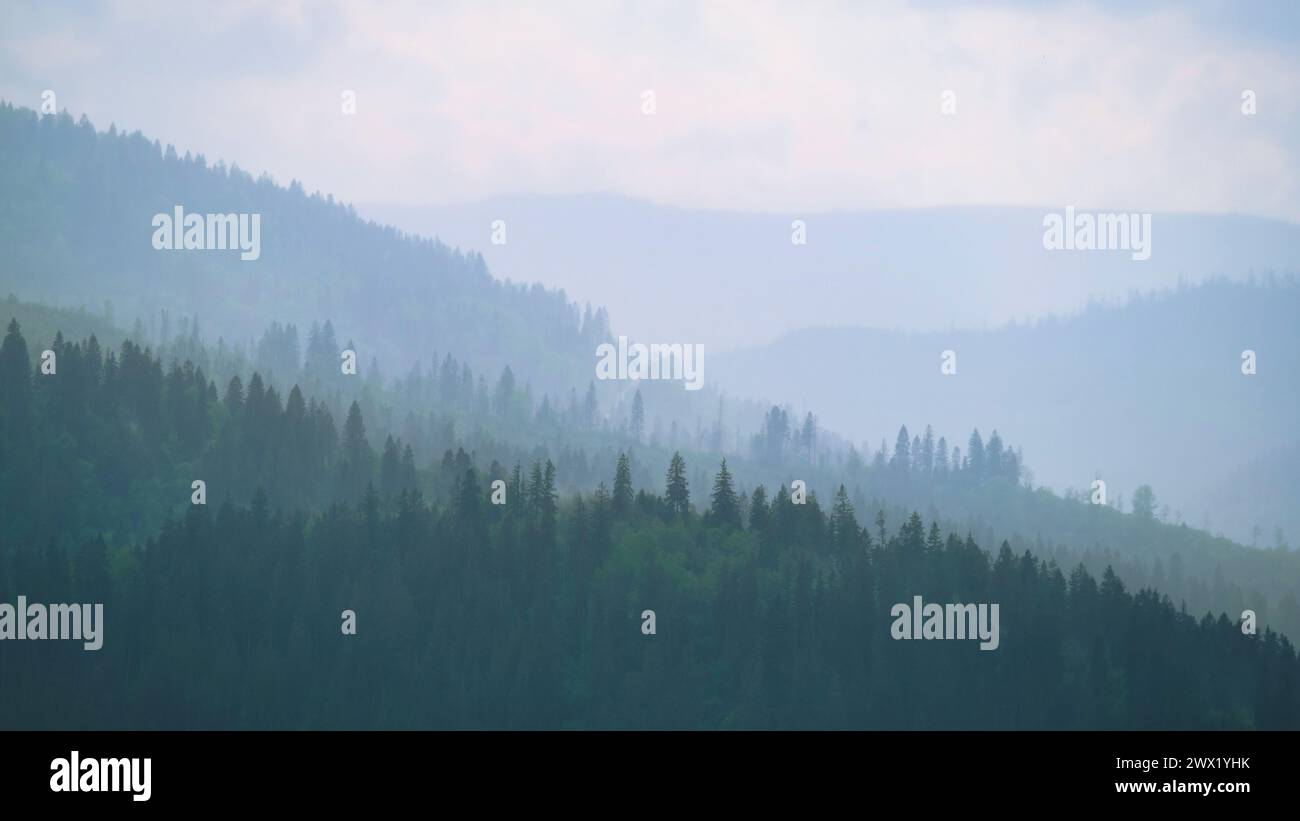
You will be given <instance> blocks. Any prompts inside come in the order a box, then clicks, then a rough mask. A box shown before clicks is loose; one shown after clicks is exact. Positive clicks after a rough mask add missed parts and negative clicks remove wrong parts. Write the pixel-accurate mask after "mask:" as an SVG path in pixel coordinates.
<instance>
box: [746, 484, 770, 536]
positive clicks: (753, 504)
mask: <svg viewBox="0 0 1300 821" xmlns="http://www.w3.org/2000/svg"><path fill="white" fill-rule="evenodd" d="M768 513H769V510H768V505H767V489H766V488H765V487H763V486H762V485H759V486H758V487H756V488H754V493H753V494H752V495H751V496H750V497H749V529H750V530H752V531H754V532H756V533H762V532H763V531H764V530H765V529H766V528H767V517H768Z"/></svg>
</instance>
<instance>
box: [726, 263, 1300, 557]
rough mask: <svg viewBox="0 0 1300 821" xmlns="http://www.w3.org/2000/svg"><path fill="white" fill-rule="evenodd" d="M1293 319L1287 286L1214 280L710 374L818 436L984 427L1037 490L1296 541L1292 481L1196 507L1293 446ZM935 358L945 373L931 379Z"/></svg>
mask: <svg viewBox="0 0 1300 821" xmlns="http://www.w3.org/2000/svg"><path fill="white" fill-rule="evenodd" d="M1297 316H1300V283H1297V282H1296V281H1295V280H1294V279H1287V280H1282V281H1266V282H1254V283H1231V282H1227V281H1221V280H1216V281H1211V282H1207V283H1205V284H1202V285H1199V286H1195V287H1187V288H1181V289H1179V290H1177V291H1173V292H1167V293H1162V294H1158V295H1153V296H1146V297H1135V298H1133V299H1132V300H1131V301H1129V302H1128V303H1126V304H1124V305H1122V306H1103V305H1095V306H1093V307H1091V308H1089V309H1087V310H1086V311H1084V312H1082V313H1080V314H1078V315H1077V316H1073V317H1070V318H1066V319H1049V320H1044V321H1042V322H1039V323H1035V324H1033V325H1015V326H1008V327H1005V328H1003V329H1001V330H997V331H988V332H978V331H958V332H952V333H943V332H930V333H914V334H905V333H898V332H892V331H882V330H868V329H854V328H823V329H809V330H805V331H801V332H798V333H795V334H791V335H789V336H788V337H786V338H783V339H782V340H780V341H779V342H777V343H774V344H772V345H769V346H764V347H762V348H755V349H752V350H748V351H744V352H737V353H735V354H727V355H719V356H717V357H715V358H714V362H713V365H714V370H713V373H714V376H715V378H716V379H717V380H718V381H719V382H720V383H721V384H723V385H725V386H726V387H727V388H728V389H729V390H733V391H737V392H740V393H742V394H743V393H748V392H758V391H762V392H764V393H767V394H771V395H780V396H798V397H800V398H801V401H802V402H804V403H805V404H806V405H807V406H808V407H810V408H812V409H814V410H815V412H817V413H818V414H819V416H820V419H821V420H822V422H823V424H825V425H827V426H828V427H831V428H835V429H837V430H839V431H841V432H843V433H845V434H846V435H851V436H854V437H862V438H866V439H868V441H870V442H872V443H874V442H875V441H877V440H878V439H879V438H880V437H881V436H882V435H884V436H889V437H890V439H891V440H892V437H893V431H894V430H896V428H895V427H894V425H895V421H894V420H897V419H899V418H900V417H901V418H910V419H925V420H928V421H930V422H932V423H933V424H934V426H935V427H936V428H937V429H946V430H962V429H967V428H969V427H972V426H976V427H978V428H979V429H980V430H982V431H983V432H984V434H985V435H986V436H987V435H988V434H989V433H990V432H991V431H992V430H993V429H997V430H998V431H999V432H1000V433H1001V434H1002V436H1003V437H1004V438H1005V439H1007V440H1008V441H1012V442H1016V443H1019V444H1021V445H1022V446H1023V448H1024V449H1025V452H1026V453H1027V454H1030V456H1029V457H1028V459H1027V461H1028V462H1029V464H1030V465H1031V467H1032V470H1033V474H1034V476H1035V478H1036V479H1037V481H1038V482H1039V483H1042V484H1046V485H1050V486H1053V487H1056V488H1058V489H1063V488H1068V487H1073V488H1079V489H1088V488H1089V486H1090V483H1091V482H1092V480H1093V479H1094V478H1101V479H1103V480H1104V481H1106V482H1107V491H1108V493H1109V496H1110V500H1111V501H1115V500H1116V499H1117V498H1118V497H1119V496H1124V497H1127V496H1129V495H1131V493H1132V492H1133V490H1134V489H1135V488H1136V487H1137V486H1138V485H1140V484H1144V483H1147V484H1151V485H1152V486H1154V488H1155V491H1156V494H1157V497H1158V505H1157V510H1158V511H1163V507H1164V505H1165V504H1167V505H1168V506H1169V511H1168V517H1169V518H1173V519H1177V518H1178V517H1179V516H1181V518H1182V519H1183V520H1184V521H1187V522H1188V523H1189V524H1193V525H1196V526H1205V525H1206V524H1207V521H1208V524H1209V526H1210V527H1211V528H1212V529H1219V528H1220V527H1224V526H1225V525H1226V524H1227V523H1231V522H1234V521H1235V522H1241V521H1251V517H1254V516H1256V515H1261V514H1264V513H1265V512H1267V511H1275V512H1276V513H1274V516H1275V517H1277V520H1275V521H1260V522H1259V524H1260V526H1261V527H1262V528H1264V530H1265V532H1271V531H1272V528H1273V527H1275V526H1281V527H1283V528H1284V530H1286V531H1287V532H1288V533H1298V534H1300V518H1298V515H1297V507H1298V506H1297V504H1296V503H1297V501H1298V500H1297V499H1296V498H1295V497H1294V496H1292V495H1289V491H1288V490H1287V488H1288V487H1289V488H1294V487H1295V483H1294V482H1290V483H1283V484H1269V485H1267V486H1263V487H1260V488H1259V491H1260V493H1261V494H1263V495H1262V496H1261V497H1260V498H1259V499H1258V500H1256V499H1254V498H1252V499H1240V498H1239V499H1237V501H1235V502H1234V501H1233V500H1232V499H1229V498H1228V497H1226V496H1224V497H1216V498H1207V497H1206V494H1207V492H1208V491H1209V490H1210V489H1211V488H1213V487H1215V486H1217V485H1219V484H1220V483H1221V482H1222V481H1223V480H1224V479H1225V477H1227V476H1229V475H1231V474H1232V473H1233V472H1234V471H1236V470H1237V469H1238V468H1240V467H1242V466H1244V465H1246V464H1247V463H1249V462H1250V461H1251V460H1252V459H1254V458H1256V457H1257V456H1258V455H1260V454H1265V453H1271V452H1276V451H1278V450H1280V449H1281V448H1283V447H1287V446H1289V445H1290V444H1291V443H1293V442H1295V441H1296V439H1297V438H1298V434H1297V431H1296V429H1295V423H1296V420H1297V419H1300V326H1298V325H1297V323H1296V321H1295V318H1296V317H1297ZM1245 349H1250V350H1253V351H1255V352H1256V355H1257V373H1256V374H1254V375H1244V374H1243V373H1242V351H1243V350H1245ZM947 350H951V351H954V352H955V354H956V364H957V372H956V373H955V374H953V375H944V374H942V373H941V370H940V366H941V357H942V353H943V352H944V351H947ZM951 444H955V445H958V446H961V447H962V448H963V450H965V444H966V443H964V442H955V443H951ZM1285 469H1287V470H1288V471H1289V472H1292V473H1293V472H1294V471H1295V470H1297V469H1300V466H1298V465H1297V464H1296V463H1295V462H1287V463H1285ZM1269 494H1275V496H1274V497H1272V498H1268V497H1269ZM1229 505H1236V508H1235V509H1234V508H1231V507H1229ZM1225 532H1227V531H1225ZM1229 535H1232V536H1234V537H1235V538H1237V539H1239V540H1245V541H1249V535H1248V534H1244V533H1242V532H1239V531H1236V530H1234V531H1232V532H1229Z"/></svg>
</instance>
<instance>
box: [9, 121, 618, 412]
mask: <svg viewBox="0 0 1300 821" xmlns="http://www.w3.org/2000/svg"><path fill="white" fill-rule="evenodd" d="M0 179H2V180H4V186H3V187H2V188H0V248H4V249H5V253H4V254H3V255H2V256H0V283H2V284H3V287H4V288H5V289H6V290H7V291H8V292H11V293H14V294H16V295H17V296H18V297H20V298H22V299H26V300H32V299H36V300H40V301H42V302H45V303H47V304H55V305H64V306H68V305H74V306H75V305H86V304H89V305H91V306H96V307H97V306H100V305H102V304H104V303H105V302H109V303H111V305H112V308H113V310H114V311H115V312H116V313H117V315H119V316H124V317H130V318H133V317H149V316H157V315H158V313H159V311H160V310H163V309H165V310H168V311H170V312H171V313H172V314H174V315H177V316H195V315H202V316H203V317H204V318H205V319H206V320H207V321H209V322H212V323H213V324H214V325H216V326H218V327H221V328H222V329H223V332H224V333H225V334H226V335H227V336H228V337H230V338H243V337H247V336H252V335H254V334H259V333H261V332H262V330H263V329H265V328H266V327H267V326H269V325H270V324H271V323H272V322H273V321H281V322H285V321H288V322H294V323H296V324H298V325H301V326H302V327H304V328H306V327H307V326H308V325H309V324H310V322H311V321H312V320H313V319H315V318H317V317H320V316H330V317H333V318H334V320H335V321H336V322H339V323H342V324H345V325H347V326H348V327H349V328H352V329H353V333H354V335H355V336H357V337H358V338H360V337H365V339H366V340H367V342H368V345H367V346H365V347H363V348H361V349H360V350H359V351H358V354H359V355H360V357H361V361H362V362H369V361H370V360H371V358H372V357H377V358H378V359H379V360H380V361H383V362H385V363H388V366H389V367H391V368H399V367H405V366H407V365H409V364H410V363H412V362H414V361H416V360H418V359H420V358H421V357H422V356H425V355H427V352H428V351H431V350H433V349H435V348H436V349H442V350H447V349H454V350H457V351H460V352H461V357H462V358H463V359H466V360H467V361H469V362H470V363H471V364H472V365H473V366H474V367H476V368H482V369H486V370H499V369H500V367H501V366H502V365H503V364H505V363H506V362H510V363H513V364H514V366H515V367H516V368H523V369H525V370H526V371H527V372H528V373H529V374H530V375H531V378H532V380H533V382H534V384H536V385H538V386H539V387H541V386H546V387H550V388H551V389H552V390H559V389H561V388H563V389H567V388H569V387H570V386H572V385H575V384H585V382H586V379H587V378H589V374H590V358H591V353H592V351H593V350H594V349H595V346H596V345H597V344H599V342H602V341H604V340H605V339H606V338H607V336H608V320H607V318H606V316H605V315H604V313H603V312H601V311H597V312H594V313H593V312H591V311H590V310H588V311H587V313H586V314H585V315H584V314H583V313H582V312H581V311H580V310H579V308H578V306H577V305H575V304H572V303H570V302H569V301H568V300H567V299H566V298H565V296H564V294H563V292H558V291H551V290H547V289H545V288H543V287H541V286H540V285H532V286H525V285H519V284H512V283H509V282H500V281H498V280H495V279H493V278H492V277H491V276H490V275H489V274H488V272H487V268H486V266H485V265H484V262H483V258H482V257H481V256H480V255H478V254H476V253H474V252H464V253H462V252H461V251H458V250H454V249H451V248H448V247H447V246H445V245H443V244H442V243H440V242H438V241H436V240H428V239H423V238H420V237H415V236H411V235H408V234H403V233H401V232H399V231H397V230H395V229H393V228H389V227H385V226H380V225H376V224H375V223H372V222H366V221H363V220H362V219H360V218H359V217H358V216H357V215H356V213H355V211H354V210H353V209H352V208H351V207H350V206H347V205H344V204H342V203H339V202H335V201H334V198H333V196H332V195H322V194H320V193H319V192H316V193H313V194H310V195H309V194H308V193H307V192H306V191H305V190H304V189H303V187H302V185H301V184H300V183H298V182H297V181H294V182H292V183H290V185H289V186H288V187H287V188H286V187H283V186H280V185H278V184H276V183H275V182H274V181H273V180H272V179H271V178H270V177H269V176H267V175H266V174H263V175H262V176H260V177H257V178H256V179H255V178H254V177H253V176H252V175H250V174H249V173H247V172H246V171H243V170H241V169H239V168H238V166H234V165H231V166H229V167H228V166H226V165H225V163H224V162H216V163H213V164H209V163H208V162H207V160H206V159H205V158H204V157H203V155H201V154H200V155H198V156H191V155H190V154H188V153H187V154H186V155H185V156H183V157H181V156H177V154H176V151H175V149H173V148H172V147H171V146H166V147H164V146H162V145H160V144H159V143H158V141H157V140H154V141H150V140H148V139H146V138H145V137H144V136H143V135H142V134H140V133H139V132H135V133H133V134H125V133H120V132H118V131H117V129H116V127H113V126H110V127H109V129H108V130H107V131H104V132H97V131H96V130H95V128H94V127H93V126H92V125H91V123H90V122H89V121H88V120H87V119H86V118H85V117H83V118H82V119H81V121H80V122H74V121H73V119H72V118H71V117H70V116H69V115H68V114H67V113H66V112H64V113H62V114H59V115H57V116H55V115H51V116H44V117H41V116H37V114H36V113H35V112H34V111H32V110H30V109H26V108H21V107H16V106H13V105H11V104H6V103H0ZM177 206H180V207H183V209H184V211H185V212H186V213H192V214H193V213H197V214H204V213H219V214H231V213H233V214H258V215H260V226H261V228H260V255H259V257H258V258H257V259H256V260H248V261H245V260H242V259H241V258H240V254H239V253H238V252H237V251H236V252H234V253H230V252H225V251H212V250H201V251H160V250H156V249H155V248H154V247H153V246H152V245H151V238H152V237H153V235H154V231H155V228H154V226H153V224H152V222H151V221H152V219H153V218H154V216H155V215H156V214H167V215H171V214H172V213H173V209H174V208H175V207H177Z"/></svg>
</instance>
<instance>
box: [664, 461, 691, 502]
mask: <svg viewBox="0 0 1300 821" xmlns="http://www.w3.org/2000/svg"><path fill="white" fill-rule="evenodd" d="M665 495H666V496H667V498H668V509H669V511H671V512H672V513H674V514H676V515H681V516H684V515H686V514H687V513H688V512H689V511H690V505H691V497H690V492H689V489H688V487H687V484H686V460H684V459H682V455H681V453H679V452H674V453H673V458H672V461H671V462H669V463H668V482H667V488H666V492H665Z"/></svg>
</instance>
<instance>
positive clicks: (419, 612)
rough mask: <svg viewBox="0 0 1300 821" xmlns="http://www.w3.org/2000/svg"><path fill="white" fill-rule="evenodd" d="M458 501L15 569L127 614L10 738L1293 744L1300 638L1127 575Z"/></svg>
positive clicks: (810, 511) (775, 509)
mask: <svg viewBox="0 0 1300 821" xmlns="http://www.w3.org/2000/svg"><path fill="white" fill-rule="evenodd" d="M458 485H459V487H458V494H457V496H456V497H455V498H454V499H453V500H451V501H450V502H449V503H448V504H446V505H433V506H429V505H427V504H426V503H425V502H424V501H423V499H422V498H421V496H420V494H419V493H418V492H417V493H414V494H413V493H411V492H409V491H407V490H403V491H401V492H400V493H399V494H398V497H397V499H396V506H395V509H393V510H392V511H391V512H385V511H384V510H383V508H382V506H381V504H380V503H379V501H378V499H377V495H376V494H375V493H374V492H373V491H369V492H367V493H366V494H365V495H364V496H363V497H362V499H361V500H359V502H358V503H357V505H356V506H355V507H353V506H350V505H333V506H331V507H330V508H329V509H328V510H326V511H325V512H323V513H321V514H316V515H312V516H310V517H304V516H302V515H292V516H286V515H283V514H281V513H279V512H272V511H271V510H269V509H268V507H267V505H266V500H265V497H264V496H262V495H261V494H260V493H259V495H258V497H256V498H255V499H254V501H253V503H252V504H251V505H250V506H249V507H246V508H238V507H235V506H232V505H230V504H228V503H227V504H223V505H221V506H220V507H219V508H217V509H215V510H213V509H212V508H209V507H207V506H193V507H191V508H190V509H189V510H187V512H186V514H185V516H184V518H183V519H181V520H171V521H169V522H168V523H167V525H166V526H165V527H164V528H163V530H162V532H161V534H160V535H159V536H158V537H157V538H156V539H152V540H150V541H149V543H148V544H147V545H144V546H142V547H125V548H120V549H110V548H109V547H108V546H106V545H105V543H104V542H103V541H102V540H99V539H92V540H89V541H87V542H85V543H84V544H82V545H81V546H80V547H79V549H78V550H76V551H75V552H73V553H70V554H65V553H63V552H61V551H59V550H56V549H53V548H46V549H44V550H39V549H33V548H25V547H18V548H16V549H15V548H14V547H11V546H0V562H3V563H4V567H5V570H6V572H4V573H2V574H0V596H3V597H5V598H11V597H13V596H15V595H17V594H19V593H23V594H26V595H28V596H31V597H34V598H35V599H36V600H40V601H44V600H50V601H57V600H60V599H72V600H86V601H97V602H104V603H105V606H106V607H107V608H108V612H110V613H112V614H113V617H112V620H111V621H109V622H108V625H110V626H109V627H108V628H107V629H108V630H110V631H111V632H110V633H109V635H108V636H107V637H106V639H105V641H104V646H103V648H102V649H101V650H99V651H96V652H95V653H92V654H86V653H83V652H82V651H81V650H80V649H79V648H78V647H75V646H69V644H68V643H55V642H22V643H19V642H4V643H3V645H0V665H3V667H4V669H6V670H9V671H10V673H9V674H8V675H6V676H4V677H3V678H0V724H3V725H4V726H7V727H28V728H61V727H78V728H81V729H85V728H114V727H118V728H120V727H128V728H167V729H199V728H217V727H220V728H224V729H232V728H287V729H319V728H351V727H370V728H374V727H382V728H422V727H442V728H462V729H471V728H639V729H666V728H733V729H740V728H753V729H789V728H839V729H845V728H892V729H933V728H1002V729H1044V728H1062V729H1099V728H1135V729H1189V728H1209V729H1224V728H1243V729H1295V728H1297V727H1300V659H1298V658H1297V656H1296V652H1295V649H1294V647H1293V645H1292V644H1291V643H1290V642H1289V641H1288V640H1287V639H1286V638H1284V637H1279V636H1278V635H1276V634H1275V633H1274V632H1272V631H1271V630H1264V631H1263V632H1262V633H1260V634H1259V635H1245V634H1243V631H1242V630H1241V629H1239V627H1238V626H1237V625H1236V624H1235V623H1234V622H1233V620H1232V619H1230V618H1228V617H1227V616H1226V615H1220V616H1219V617H1217V618H1215V617H1213V616H1210V615H1206V616H1205V617H1204V618H1202V619H1199V620H1198V619H1196V618H1195V617H1193V616H1192V615H1190V614H1188V613H1187V612H1186V611H1185V610H1183V611H1180V610H1179V609H1178V608H1176V607H1175V606H1174V605H1173V604H1172V603H1171V602H1170V601H1169V600H1168V598H1162V597H1161V596H1160V595H1159V594H1158V593H1156V592H1153V591H1149V590H1143V591H1138V592H1137V593H1136V594H1134V593H1130V592H1129V591H1127V590H1126V589H1125V586H1124V585H1123V583H1122V582H1121V581H1120V580H1119V579H1118V578H1117V577H1116V576H1115V575H1114V574H1113V573H1111V572H1110V571H1109V570H1108V571H1106V572H1105V573H1104V575H1103V577H1102V579H1101V581H1100V583H1098V582H1097V581H1096V579H1095V578H1094V577H1093V576H1092V575H1091V574H1089V573H1088V572H1087V571H1086V570H1084V569H1083V568H1081V567H1080V568H1076V569H1074V570H1072V571H1071V572H1070V573H1069V576H1068V578H1067V576H1066V574H1065V573H1064V572H1063V570H1062V569H1061V568H1060V567H1058V566H1057V565H1056V564H1055V563H1050V562H1049V563H1045V562H1043V561H1041V560H1039V559H1037V558H1035V557H1034V556H1032V555H1031V554H1029V553H1025V554H1023V555H1021V556H1016V555H1014V554H1013V553H1012V552H1011V550H1010V548H1009V547H1008V546H1007V545H1006V544H1003V545H1002V547H1001V548H1000V549H999V551H998V553H997V555H996V557H994V556H992V555H990V554H989V553H988V552H986V551H983V550H981V549H980V548H979V546H978V545H977V544H976V543H975V542H974V541H973V540H971V539H970V538H967V539H965V540H963V539H960V538H958V537H957V536H956V535H953V534H949V535H948V536H947V537H946V538H945V537H944V536H943V534H942V533H941V532H940V530H939V528H938V527H937V525H934V524H932V525H931V526H930V528H929V529H928V530H927V529H926V528H925V526H924V523H923V521H922V519H921V518H920V516H919V515H916V514H912V515H911V516H910V517H909V518H908V519H907V521H905V522H904V523H903V524H902V526H901V527H900V528H899V529H898V530H897V531H896V532H894V533H887V532H886V530H885V527H884V524H883V522H881V523H879V531H878V535H873V533H872V531H871V530H870V529H869V528H867V527H863V526H861V525H859V523H858V522H857V520H856V519H855V517H854V515H853V512H852V507H851V504H850V503H849V502H848V500H847V498H846V497H845V496H844V495H843V494H839V495H838V498H837V499H836V500H835V504H834V506H833V508H832V510H831V511H830V512H829V515H826V514H823V513H822V511H821V509H820V507H819V506H818V505H817V504H816V503H815V502H810V503H808V504H804V505H796V504H793V503H792V500H791V497H790V496H789V495H788V494H787V493H786V492H785V490H784V489H780V490H779V491H778V492H777V494H776V495H775V496H774V497H773V498H772V499H771V500H770V501H769V500H768V499H767V497H766V494H765V493H763V492H762V491H761V489H760V490H758V491H756V492H755V494H754V497H753V499H752V503H751V505H750V508H749V515H748V518H747V521H742V517H741V514H740V510H739V507H738V501H739V499H738V497H737V494H736V492H735V489H734V487H733V486H732V485H731V483H730V477H729V476H728V473H727V470H726V466H725V464H724V465H722V467H721V468H720V470H719V472H718V474H717V476H716V477H715V480H714V484H713V491H712V494H711V503H710V506H709V509H708V511H707V512H706V513H705V515H704V516H699V515H696V514H695V513H694V512H692V510H691V509H690V508H689V507H688V506H685V505H684V504H683V496H684V491H685V490H686V487H685V485H684V483H683V482H682V481H681V472H680V470H676V471H672V472H670V473H669V476H668V477H667V482H666V489H665V493H664V495H663V496H659V495H657V494H654V493H647V492H645V491H642V492H641V493H639V494H637V495H636V496H635V497H633V496H632V495H631V490H630V486H629V485H628V484H627V483H626V481H625V477H624V476H615V477H614V488H615V489H614V492H613V494H610V493H607V492H605V491H604V490H603V488H602V489H601V490H599V491H598V492H597V493H596V494H594V495H587V496H579V497H575V498H572V499H568V500H564V501H561V500H559V499H558V498H557V496H556V493H555V485H554V477H553V467H552V466H551V465H549V464H548V465H547V467H546V468H545V469H544V470H543V469H541V468H538V469H536V470H534V472H533V475H532V477H531V478H530V479H528V480H526V481H522V480H519V479H515V480H514V481H512V483H511V492H512V493H513V494H514V495H513V499H514V502H513V503H512V504H509V505H505V506H494V505H491V504H484V499H483V497H484V487H483V484H482V482H481V480H480V477H479V475H478V473H477V471H475V470H474V469H473V468H469V469H467V470H466V471H465V473H464V474H463V476H462V477H461V479H460V481H459V483H458ZM19 584H21V585H22V587H21V589H20V588H19V587H18V586H17V585H19ZM916 596H921V597H923V599H925V600H927V601H932V602H934V601H937V602H943V601H948V602H968V603H974V602H980V603H987V602H994V603H996V604H995V606H998V607H1000V608H1001V614H1002V615H1001V618H1000V619H999V620H998V622H997V625H996V626H995V627H994V631H996V641H995V644H996V649H995V650H994V652H985V651H984V650H983V649H981V648H982V647H983V646H984V645H983V644H978V643H976V641H962V640H955V641H939V642H935V641H914V640H899V639H900V638H904V637H903V636H902V635H901V634H899V633H897V632H896V631H897V622H895V624H894V625H891V619H892V618H893V616H895V615H896V613H895V608H896V606H897V603H899V602H904V603H906V602H911V601H913V600H914V597H916ZM340 614H342V619H343V623H344V624H345V625H346V624H347V619H348V617H349V614H351V617H352V618H353V619H354V621H353V633H354V636H353V637H352V638H348V637H346V636H345V637H343V638H342V639H340V636H339V629H340V628H339V625H340ZM345 632H346V631H345ZM980 635H981V637H982V636H983V635H984V634H983V633H981V634H980ZM989 635H994V633H993V632H990V633H989ZM907 638H914V637H907ZM949 638H952V637H951V636H950V637H949ZM19 654H21V656H20V655H19ZM17 658H21V659H22V661H23V663H14V662H15V660H16V659H17ZM73 670H75V671H76V674H75V675H71V674H69V673H70V671H73ZM87 682H93V683H94V686H93V687H86V686H85V685H86V683H87ZM72 688H75V693H76V695H77V697H76V698H70V697H69V696H70V695H71V694H72V692H73V689H72ZM17 695H21V696H22V697H21V698H19V697H16V696H17Z"/></svg>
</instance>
